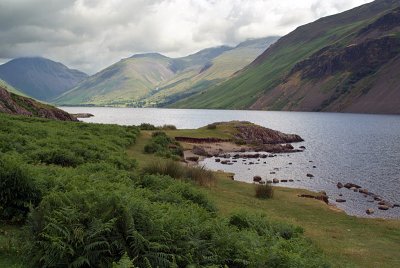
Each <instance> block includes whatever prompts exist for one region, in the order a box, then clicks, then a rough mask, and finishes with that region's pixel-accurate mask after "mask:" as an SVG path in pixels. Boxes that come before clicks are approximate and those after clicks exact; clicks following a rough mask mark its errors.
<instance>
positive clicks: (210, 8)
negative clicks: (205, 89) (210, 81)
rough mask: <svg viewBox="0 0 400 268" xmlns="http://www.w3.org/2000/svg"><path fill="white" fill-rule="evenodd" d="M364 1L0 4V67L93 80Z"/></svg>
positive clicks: (46, 0) (9, 0)
mask: <svg viewBox="0 0 400 268" xmlns="http://www.w3.org/2000/svg"><path fill="white" fill-rule="evenodd" d="M367 2H371V0H0V63H4V62H6V61H8V60H9V59H12V58H16V57H22V56H43V57H47V58H50V59H52V60H55V61H60V62H62V63H64V64H66V65H67V66H68V67H72V68H76V69H80V70H82V71H85V72H87V73H89V74H93V73H95V72H97V71H99V70H101V69H103V68H105V67H107V66H108V65H110V64H112V63H114V62H117V61H119V60H120V59H121V58H126V57H129V56H131V55H133V54H136V53H143V52H160V53H162V54H164V55H167V56H171V57H177V56H185V55H187V54H190V53H193V52H196V51H198V50H200V49H203V48H206V47H212V46H218V45H222V44H228V45H235V44H237V43H239V42H241V41H244V40H246V39H248V38H257V37H265V36H270V35H285V34H287V33H289V32H290V31H292V30H294V29H295V28H296V27H298V26H300V25H302V24H305V23H308V22H311V21H314V20H316V19H318V18H320V17H323V16H327V15H331V14H335V13H338V12H341V11H344V10H347V9H350V8H353V7H356V6H359V5H361V4H364V3H367Z"/></svg>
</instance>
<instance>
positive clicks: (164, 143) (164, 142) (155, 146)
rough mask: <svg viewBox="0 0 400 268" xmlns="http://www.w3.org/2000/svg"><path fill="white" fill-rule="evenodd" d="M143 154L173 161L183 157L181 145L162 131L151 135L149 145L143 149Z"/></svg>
mask: <svg viewBox="0 0 400 268" xmlns="http://www.w3.org/2000/svg"><path fill="white" fill-rule="evenodd" d="M144 152H145V153H147V154H157V155H158V156H163V157H166V158H171V157H172V158H175V159H179V158H180V157H182V156H183V149H182V147H181V145H180V144H179V143H178V142H176V141H174V140H173V139H171V138H170V137H169V136H167V134H165V132H162V131H155V132H153V133H152V137H151V139H150V141H149V143H148V144H146V146H145V147H144Z"/></svg>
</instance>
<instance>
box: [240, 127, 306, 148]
mask: <svg viewBox="0 0 400 268" xmlns="http://www.w3.org/2000/svg"><path fill="white" fill-rule="evenodd" d="M236 129H237V133H236V134H235V137H236V138H237V139H239V140H243V141H245V142H246V143H248V144H282V143H292V142H301V141H304V140H303V139H302V138H301V137H300V136H299V135H296V134H285V133H282V132H280V131H277V130H273V129H269V128H265V127H261V126H258V125H254V124H239V125H237V126H236Z"/></svg>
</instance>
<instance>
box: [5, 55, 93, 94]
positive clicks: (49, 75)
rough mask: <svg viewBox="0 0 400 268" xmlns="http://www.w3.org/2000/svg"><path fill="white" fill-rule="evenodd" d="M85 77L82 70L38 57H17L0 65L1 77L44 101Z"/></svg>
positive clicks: (25, 92)
mask: <svg viewBox="0 0 400 268" xmlns="http://www.w3.org/2000/svg"><path fill="white" fill-rule="evenodd" d="M86 77H87V74H85V73H83V72H80V71H78V70H73V69H69V68H68V67H67V66H65V65H63V64H62V63H59V62H54V61H52V60H49V59H45V58H40V57H32V58H18V59H14V60H11V61H9V62H7V63H5V64H3V65H0V78H1V79H3V80H4V81H6V82H7V83H8V84H10V85H11V86H13V87H15V88H18V89H19V90H20V91H21V92H23V93H24V94H26V95H28V96H31V97H33V98H35V99H38V100H44V101H50V100H51V99H53V98H54V97H56V96H59V95H60V94H62V93H63V92H65V91H67V90H69V89H71V88H73V87H74V86H76V85H77V84H78V83H79V82H80V81H82V80H83V79H85V78H86Z"/></svg>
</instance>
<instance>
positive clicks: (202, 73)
mask: <svg viewBox="0 0 400 268" xmlns="http://www.w3.org/2000/svg"><path fill="white" fill-rule="evenodd" d="M278 39H279V37H277V36H273V37H266V38H259V39H253V40H247V41H245V42H243V43H240V44H239V45H237V46H236V47H234V48H231V49H229V50H226V51H224V52H223V53H221V54H220V55H218V56H217V57H215V58H213V59H211V60H210V61H208V62H205V63H204V64H203V65H201V66H197V68H192V69H190V70H189V71H184V72H181V73H179V75H177V76H175V77H174V78H173V79H171V80H170V81H168V82H167V83H164V84H162V85H161V86H160V87H159V88H158V91H156V92H153V94H152V95H151V96H148V97H147V98H146V99H145V100H144V101H143V104H144V106H167V105H171V104H173V103H175V102H177V101H179V100H181V99H183V98H187V97H188V96H191V95H194V94H197V93H199V92H200V93H202V92H203V91H204V90H206V89H208V88H210V87H213V86H215V85H217V84H219V83H222V82H224V81H226V80H227V79H229V78H230V77H231V76H232V75H233V74H234V73H236V72H237V71H239V70H240V69H242V68H243V67H245V66H246V65H248V64H249V63H251V62H252V61H253V60H254V59H255V58H256V57H257V56H258V55H260V54H261V53H262V52H263V51H264V50H265V49H266V48H267V47H269V46H270V45H271V44H273V43H274V42H276V41H277V40H278Z"/></svg>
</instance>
